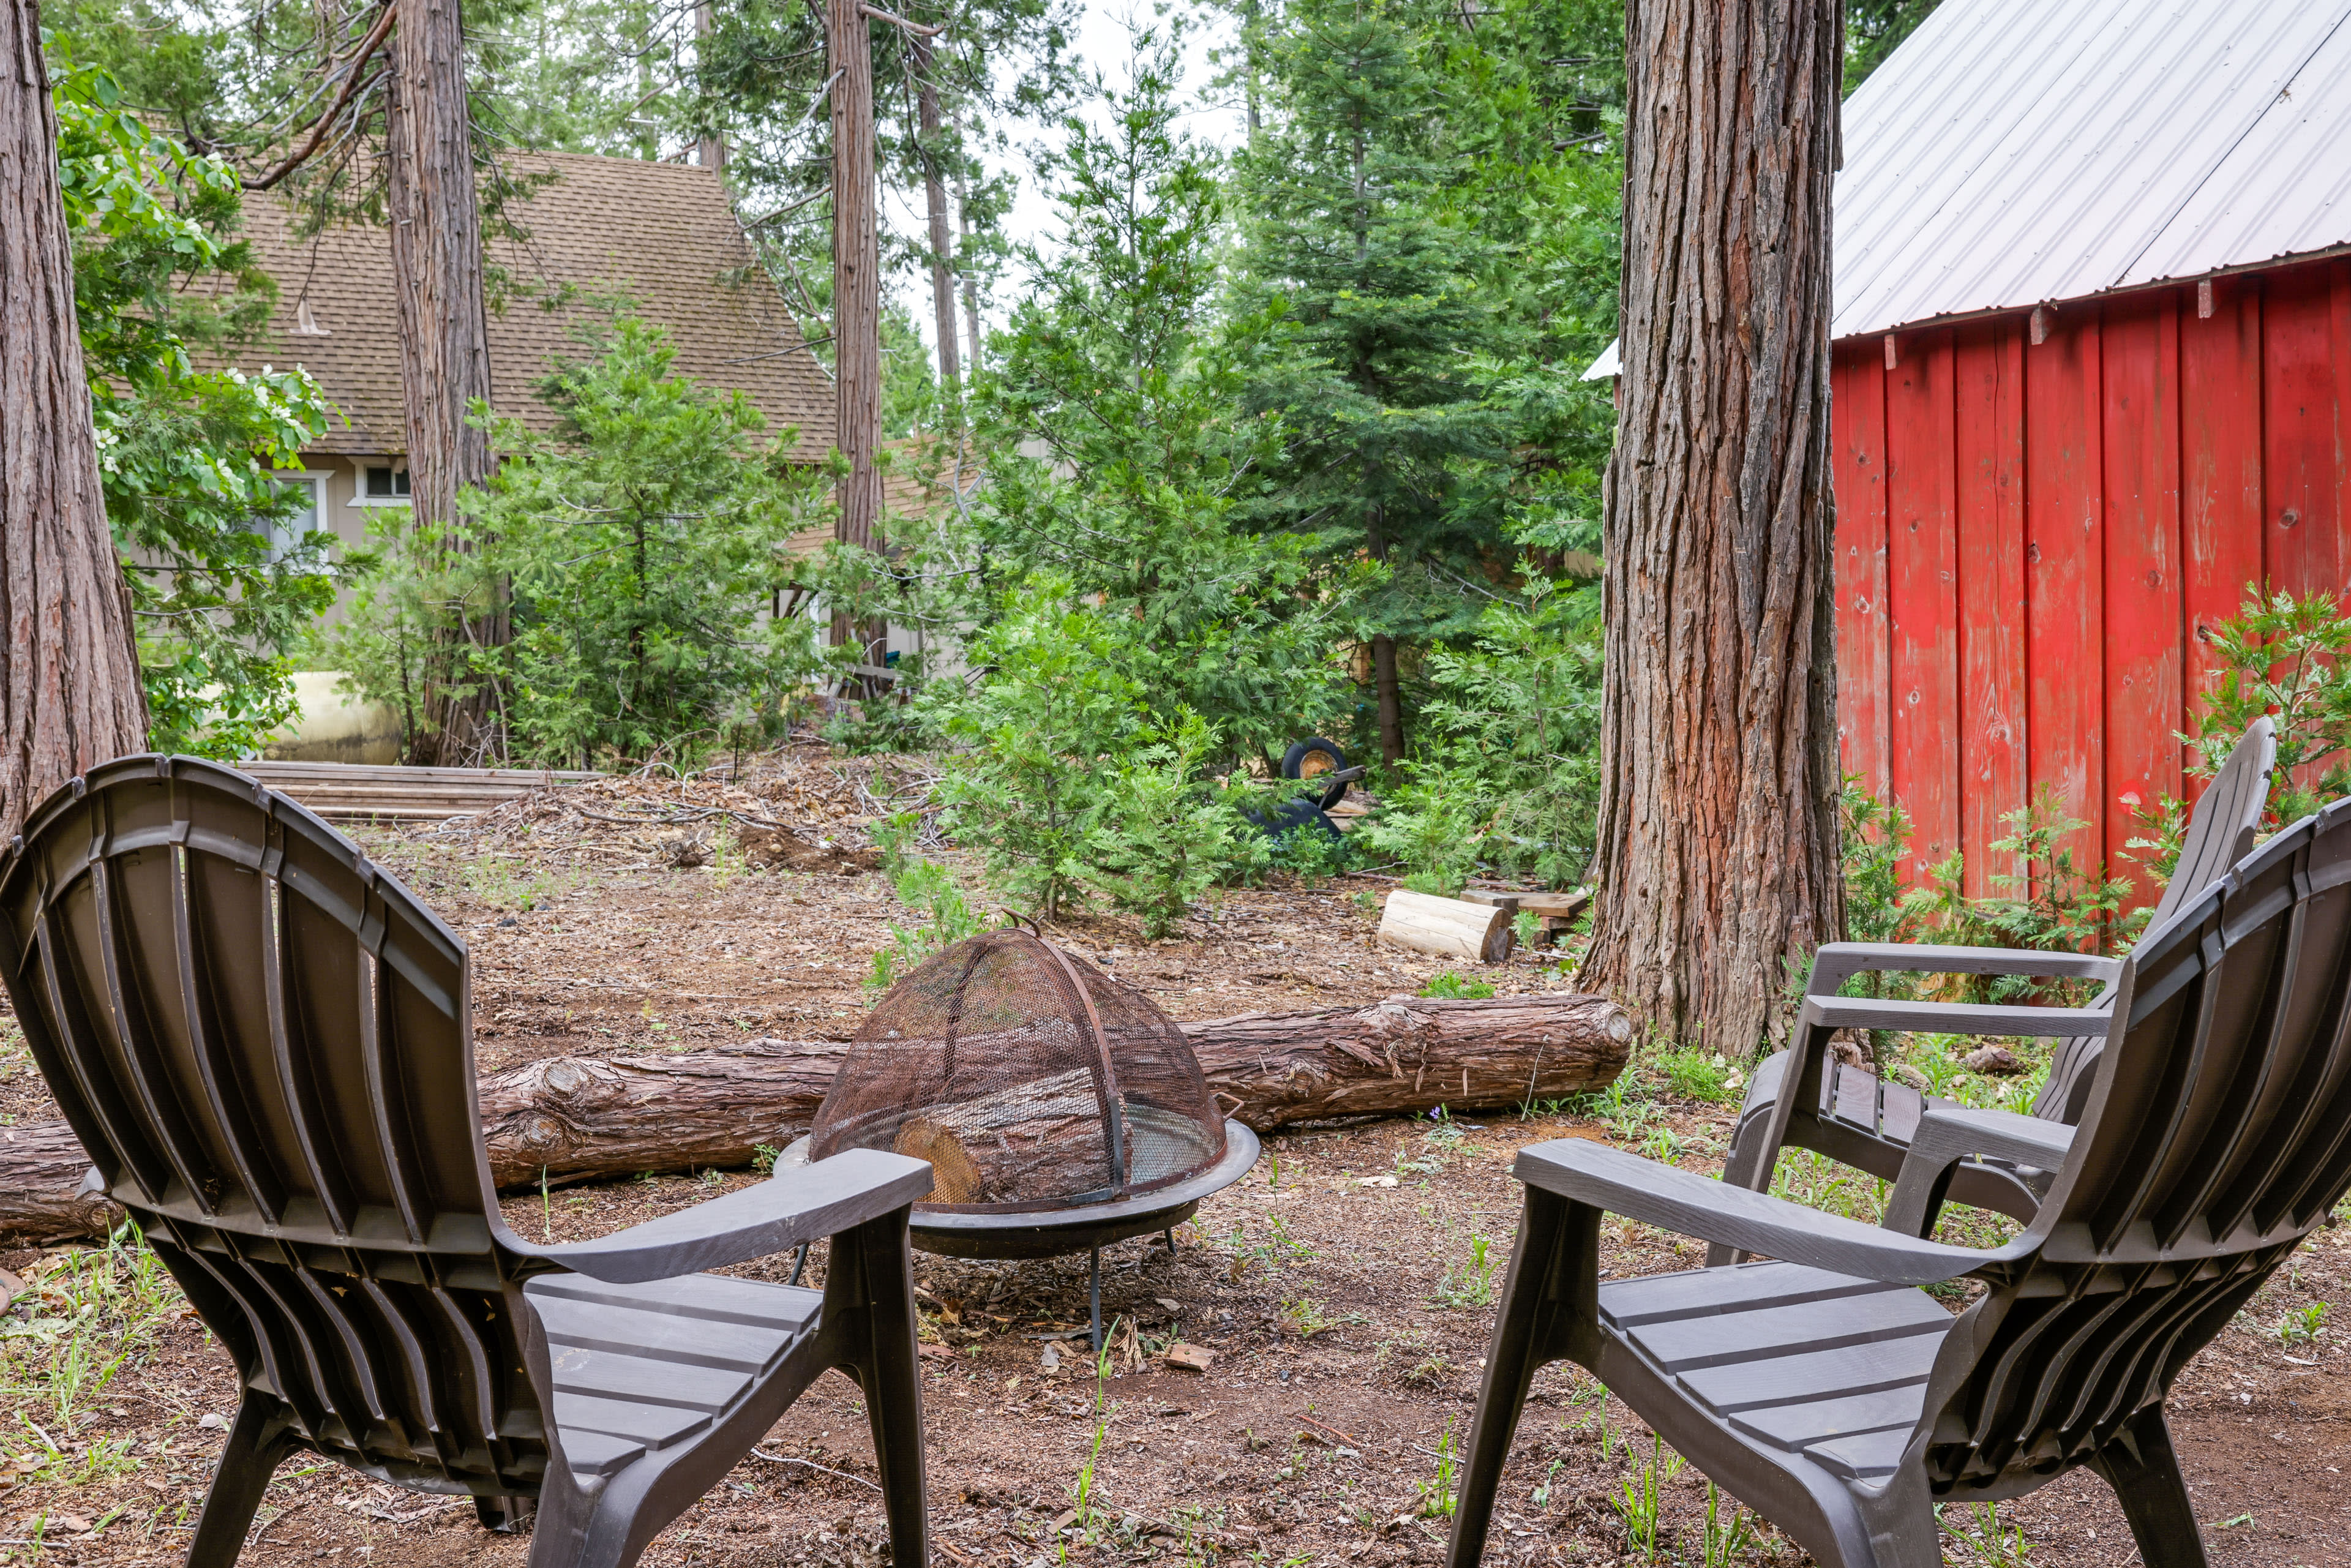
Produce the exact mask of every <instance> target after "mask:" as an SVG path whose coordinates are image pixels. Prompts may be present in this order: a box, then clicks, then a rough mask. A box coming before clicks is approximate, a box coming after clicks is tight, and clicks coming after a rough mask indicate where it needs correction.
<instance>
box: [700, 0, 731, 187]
mask: <svg viewBox="0 0 2351 1568" xmlns="http://www.w3.org/2000/svg"><path fill="white" fill-rule="evenodd" d="M715 28H716V22H715V21H714V20H713V19H712V17H711V14H710V5H709V3H708V0H704V3H703V4H702V5H696V6H695V8H694V49H695V55H694V63H695V68H696V69H700V68H702V66H703V64H704V62H705V59H706V58H707V54H706V51H707V50H708V48H709V47H710V35H711V33H712V31H713V30H714V29H715ZM694 161H695V162H696V163H698V164H700V165H701V166H702V167H703V168H705V169H724V168H725V167H726V137H725V136H724V135H723V134H721V133H720V132H718V131H707V132H705V134H704V135H703V136H702V138H701V139H700V140H699V141H696V142H695V147H694Z"/></svg>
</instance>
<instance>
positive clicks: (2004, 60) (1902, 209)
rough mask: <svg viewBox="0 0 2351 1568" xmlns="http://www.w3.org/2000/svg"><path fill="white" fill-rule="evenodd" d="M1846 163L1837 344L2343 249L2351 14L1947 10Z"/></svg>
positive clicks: (1896, 69)
mask: <svg viewBox="0 0 2351 1568" xmlns="http://www.w3.org/2000/svg"><path fill="white" fill-rule="evenodd" d="M1844 148H1845V164H1844V170H1843V171H1842V172H1840V173H1839V174H1838V175H1837V182H1836V217H1835V224H1836V234H1835V255H1836V279H1835V289H1834V295H1835V314H1834V318H1833V319H1832V321H1831V324H1830V329H1829V331H1830V336H1832V337H1834V338H1851V337H1861V336H1866V335H1869V334H1872V333H1877V332H1886V331H1890V330H1893V329H1896V328H1899V327H1907V326H1916V325H1918V324H1920V323H1922V322H1927V321H1932V320H1937V319H1945V318H1949V317H1955V316H1970V315H1980V314H1982V313H1984V312H1987V311H1992V310H2003V309H2017V308H2022V307H2025V306H2031V305H2039V304H2043V303H2048V302H2052V301H2056V300H2061V299H2078V298H2083V297H2085V296H2087V295H2094V294H2102V293H2105V292H2107V291H2109V290H2112V289H2116V288H2130V287H2142V286H2145V285H2147V284H2152V283H2160V282H2164V281H2167V280H2184V279H2188V278H2193V277H2206V276H2209V275H2210V274H2212V273H2215V272H2220V271H2222V270H2225V269H2228V268H2231V267H2247V266H2253V265H2258V264H2259V263H2262V262H2265V261H2272V260H2275V259H2277V258H2279V257H2282V256H2301V255H2308V254H2311V253H2313V252H2317V251H2325V250H2329V249H2333V248H2335V247H2338V246H2346V245H2351V0H2064V3H2061V4H2051V3H2050V0H1943V3H1942V4H1941V5H1938V6H1937V7H1936V9H1935V12H1934V14H1933V15H1932V16H1929V17H1928V19H1927V20H1926V22H1925V23H1923V24H1922V25H1921V26H1919V28H1918V30H1917V32H1916V33H1913V34H1912V35H1911V36H1910V37H1908V38H1907V39H1905V40H1904V41H1903V43H1902V45H1901V47H1898V48H1896V50H1895V51H1894V53H1893V54H1892V55H1891V56H1890V57H1887V59H1886V63H1885V64H1883V65H1881V66H1880V67H1878V68H1877V69H1876V71H1875V72H1873V73H1872V74H1871V76H1870V78H1869V79H1868V80H1867V81H1866V82H1864V83H1863V84H1862V86H1861V88H1860V89H1859V90H1858V91H1856V92H1855V94H1854V95H1853V97H1852V98H1851V99H1848V100H1846V103H1845V106H1844ZM1616 368H1617V365H1616V350H1615V348H1614V345H1611V346H1610V348H1609V350H1608V351H1607V352H1606V353H1604V354H1603V355H1602V356H1601V358H1600V360H1599V361H1597V362H1596V363H1594V364H1593V367H1592V369H1591V371H1588V372H1587V375H1589V376H1604V375H1613V374H1614V373H1615V372H1616Z"/></svg>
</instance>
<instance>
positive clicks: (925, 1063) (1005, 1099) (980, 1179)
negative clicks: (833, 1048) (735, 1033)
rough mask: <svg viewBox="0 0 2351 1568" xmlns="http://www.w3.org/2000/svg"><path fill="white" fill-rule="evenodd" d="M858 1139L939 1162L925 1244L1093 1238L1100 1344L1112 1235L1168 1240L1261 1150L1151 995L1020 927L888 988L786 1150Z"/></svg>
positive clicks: (917, 1223) (1019, 1254) (973, 1246)
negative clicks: (1223, 1104)
mask: <svg viewBox="0 0 2351 1568" xmlns="http://www.w3.org/2000/svg"><path fill="white" fill-rule="evenodd" d="M853 1148H864V1149H883V1150H887V1151H890V1152H892V1153H894V1154H902V1155H913V1156H914V1157H915V1158H917V1159H925V1160H928V1161H930V1162H931V1171H932V1179H933V1185H932V1187H931V1190H930V1192H929V1194H928V1195H927V1196H926V1197H924V1198H923V1199H922V1200H921V1201H920V1202H918V1203H916V1204H915V1206H914V1220H913V1231H914V1237H913V1239H914V1245H915V1246H917V1247H920V1248H922V1249H924V1250H925V1251H926V1252H936V1253H942V1254H945V1255H946V1256H949V1257H956V1258H1048V1257H1054V1256H1058V1255H1060V1254H1062V1253H1069V1252H1081V1251H1092V1254H1093V1269H1094V1292H1093V1294H1094V1330H1095V1332H1094V1339H1095V1343H1096V1344H1097V1345H1099V1344H1100V1343H1101V1339H1102V1333H1101V1326H1102V1311H1101V1274H1102V1247H1103V1246H1104V1245H1106V1244H1107V1243H1110V1242H1113V1241H1116V1240H1120V1239H1123V1238H1126V1237H1130V1236H1143V1235H1147V1234H1149V1233H1150V1232H1152V1231H1159V1232H1161V1233H1162V1234H1164V1235H1165V1236H1166V1237H1167V1244H1168V1247H1169V1248H1170V1249H1171V1250H1172V1249H1173V1248H1174V1247H1175V1235H1174V1228H1175V1224H1176V1222H1177V1221H1179V1220H1182V1219H1185V1218H1189V1217H1190V1215H1191V1214H1192V1213H1193V1211H1194V1210H1195V1209H1196V1208H1197V1207H1199V1204H1200V1200H1201V1199H1202V1198H1204V1197H1207V1196H1208V1195H1209V1194H1210V1193H1212V1192H1216V1191H1217V1190H1218V1189H1220V1188H1222V1187H1226V1186H1230V1185H1232V1184H1233V1183H1234V1182H1236V1181H1238V1180H1239V1179H1240V1178H1241V1176H1243V1175H1244V1174H1246V1173H1247V1172H1248V1170H1249V1167H1250V1166H1253V1165H1255V1164H1256V1163H1257V1155H1258V1141H1257V1135H1256V1134H1253V1133H1251V1132H1250V1131H1249V1129H1248V1128H1246V1127H1243V1126H1241V1125H1240V1124H1238V1123H1236V1122H1228V1121H1227V1120H1226V1119H1225V1118H1224V1117H1223V1116H1222V1115H1221V1114H1219V1113H1217V1103H1216V1098H1215V1096H1214V1095H1212V1094H1211V1093H1210V1092H1208V1085H1207V1080H1206V1079H1204V1078H1203V1077H1202V1076H1201V1074H1200V1064H1199V1062H1198V1061H1196V1059H1195V1058H1194V1057H1193V1055H1192V1048H1191V1046H1190V1044H1189V1043H1188V1042H1187V1041H1186V1040H1185V1039H1184V1035H1183V1032H1182V1031H1181V1030H1178V1029H1177V1028H1176V1027H1175V1023H1174V1022H1173V1021H1172V1020H1170V1019H1169V1018H1168V1017H1167V1015H1166V1014H1165V1013H1164V1012H1161V1011H1160V1010H1159V1009H1158V1008H1157V1007H1156V1006H1155V1005H1154V1003H1153V1002H1152V1000H1151V998H1148V997H1146V996H1144V994H1143V993H1142V992H1141V991H1138V990H1136V989H1135V988H1134V987H1132V986H1128V985H1124V984H1122V983H1121V982H1120V981H1118V980H1116V979H1114V978H1113V977H1111V976H1109V975H1106V974H1104V973H1103V972H1102V970H1100V969H1098V968H1096V967H1094V966H1093V965H1092V964H1089V963H1087V962H1085V961H1084V960H1083V959H1081V958H1075V957H1072V956H1070V955H1069V954H1067V953H1064V952H1063V951H1062V950H1061V948H1059V947H1057V946H1054V945H1053V944H1051V943H1050V942H1048V941H1046V940H1045V939H1044V938H1043V937H1042V936H1040V935H1037V934H1035V933H1033V932H1030V931H1025V930H1022V929H1020V928H1019V927H1018V926H1007V927H1005V928H1004V929H1002V930H998V931H990V932H987V934H985V935H983V936H974V937H972V938H970V939H969V940H967V941H964V942H958V943H956V945H955V946H952V947H949V948H947V949H946V951H945V952H943V953H940V954H938V955H937V956H935V957H933V958H932V959H930V960H929V961H928V962H927V963H925V964H924V965H923V966H922V967H920V968H918V969H916V970H915V971H914V973H913V974H911V975H908V976H907V977H905V978H904V979H903V980H901V981H899V982H898V983H897V984H896V985H895V986H893V987H892V988H890V992H889V994H888V995H887V996H885V997H883V998H882V1000H881V1001H880V1002H878V1003H877V1004H875V1006H874V1009H873V1011H872V1014H871V1015H870V1016H869V1017H868V1018H867V1019H866V1020H865V1026H864V1028H862V1029H861V1030H858V1033H857V1038H856V1039H855V1040H852V1041H851V1043H850V1049H849V1051H848V1053H847V1054H846V1055H845V1056H843V1057H842V1059H841V1071H840V1072H839V1074H838V1075H837V1076H836V1077H835V1078H834V1079H833V1082H832V1088H831V1091H830V1092H828V1093H827V1094H826V1095H825V1098H824V1103H823V1104H822V1105H820V1107H818V1109H817V1114H816V1122H815V1124H814V1126H812V1127H811V1128H810V1131H809V1134H808V1136H807V1137H805V1138H802V1139H800V1140H799V1141H798V1142H796V1143H795V1144H793V1145H792V1146H791V1147H790V1148H789V1149H788V1150H786V1151H785V1154H784V1155H783V1158H782V1159H780V1160H779V1161H778V1165H786V1164H793V1165H796V1164H800V1163H803V1162H806V1161H811V1160H821V1159H826V1158H829V1157H830V1156H831V1155H836V1154H839V1153H841V1152H842V1151H843V1150H845V1149H853ZM795 1272H797V1270H795Z"/></svg>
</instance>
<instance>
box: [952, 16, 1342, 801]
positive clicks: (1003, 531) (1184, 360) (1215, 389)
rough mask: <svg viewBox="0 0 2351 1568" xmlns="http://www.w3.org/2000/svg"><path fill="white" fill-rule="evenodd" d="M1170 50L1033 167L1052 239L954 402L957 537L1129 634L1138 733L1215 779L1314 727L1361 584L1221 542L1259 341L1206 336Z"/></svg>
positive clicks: (1203, 284) (1144, 49) (1144, 65)
mask: <svg viewBox="0 0 2351 1568" xmlns="http://www.w3.org/2000/svg"><path fill="white" fill-rule="evenodd" d="M1178 37H1179V35H1178V34H1176V33H1175V32H1174V31H1170V32H1167V33H1164V34H1163V33H1155V32H1152V31H1150V30H1148V29H1145V30H1143V31H1141V32H1139V33H1138V34H1137V36H1136V38H1135V46H1134V67H1133V71H1132V78H1133V81H1132V86H1131V87H1129V88H1128V89H1125V90H1123V91H1121V92H1115V93H1113V92H1108V91H1105V92H1104V93H1103V95H1102V108H1103V110H1105V111H1106V112H1105V113H1104V114H1103V115H1102V119H1103V120H1105V121H1106V122H1107V125H1106V128H1105V129H1102V130H1097V129H1095V128H1094V126H1093V125H1092V123H1090V122H1089V120H1086V119H1084V118H1081V117H1078V116H1072V117H1071V119H1070V120H1067V121H1065V122H1064V127H1063V129H1064V132H1065V134H1066V137H1067V141H1066V145H1065V146H1064V148H1063V150H1062V151H1061V152H1059V153H1057V154H1055V155H1054V156H1052V157H1051V158H1050V159H1049V160H1048V161H1047V162H1046V163H1045V164H1044V169H1045V172H1047V174H1048V175H1049V177H1050V178H1052V179H1053V180H1055V181H1056V183H1057V187H1058V188H1057V192H1056V201H1057V202H1058V204H1059V205H1060V208H1061V220H1062V226H1063V234H1062V236H1061V245H1060V246H1058V248H1056V249H1055V250H1053V251H1052V252H1050V253H1041V252H1040V251H1038V250H1035V249H1033V248H1032V249H1031V250H1029V252H1028V253H1027V259H1028V263H1029V268H1030V270H1031V272H1032V274H1033V279H1034V281H1033V284H1032V286H1031V287H1030V289H1029V294H1028V297H1027V298H1026V299H1025V300H1024V302H1023V303H1022V304H1021V305H1019V307H1018V308H1016V309H1015V310H1014V312H1013V314H1012V317H1011V319H1010V321H1009V323H1008V325H1007V327H1006V329H1005V330H1004V331H1003V332H1002V333H1000V334H998V338H997V342H996V352H997V358H998V363H997V365H996V367H995V368H994V369H993V371H991V372H990V373H989V374H987V376H985V377H983V378H981V380H980V381H979V382H977V384H976V385H975V388H974V391H973V431H974V438H975V440H976V441H977V444H978V445H979V448H980V450H981V452H982V454H983V455H984V457H985V461H986V464H987V474H988V486H987V490H986V491H985V492H984V493H983V495H982V497H980V502H979V505H978V507H977V533H978V539H979V545H980V547H981V549H983V550H984V551H985V554H986V557H987V559H988V560H989V561H990V562H991V563H992V564H995V563H1001V570H1004V571H1005V572H1006V573H1007V574H1008V575H1015V574H1021V573H1026V572H1030V571H1040V570H1050V571H1051V572H1054V573H1058V574H1060V575H1061V576H1063V577H1065V578H1066V579H1067V580H1068V581H1069V582H1070V583H1071V587H1072V589H1073V591H1076V592H1078V593H1080V594H1083V595H1088V596H1092V597H1093V598H1094V599H1095V600H1096V601H1097V602H1099V603H1100V604H1101V605H1102V607H1103V609H1104V612H1106V613H1109V614H1113V615H1115V616H1117V617H1119V618H1120V619H1121V620H1122V621H1123V622H1129V623H1131V624H1132V626H1133V628H1134V637H1133V639H1132V643H1131V645H1130V646H1129V647H1128V648H1127V650H1126V651H1125V653H1124V654H1123V656H1124V657H1125V658H1126V659H1127V660H1128V661H1129V663H1128V664H1127V674H1129V675H1130V676H1131V677H1132V678H1133V679H1134V682H1135V683H1136V684H1137V685H1138V686H1139V688H1140V689H1141V691H1142V692H1143V693H1144V698H1143V700H1144V702H1145V703H1147V705H1148V706H1149V707H1150V709H1151V711H1152V713H1153V714H1154V716H1155V723H1156V724H1157V726H1158V727H1161V728H1162V729H1165V730H1167V731H1169V732H1170V733H1172V732H1173V731H1174V730H1175V729H1176V728H1178V727H1180V726H1181V720H1180V718H1179V715H1182V714H1186V713H1188V714H1193V715H1196V716H1198V717H1199V718H1200V720H1201V721H1202V722H1203V723H1204V724H1205V726H1206V727H1207V731H1209V732H1213V733H1214V734H1215V735H1216V736H1217V737H1218V738H1219V740H1220V741H1221V743H1222V747H1223V750H1224V755H1225V756H1226V757H1228V758H1230V757H1235V756H1249V755H1256V756H1263V755H1265V754H1267V753H1268V752H1269V751H1270V752H1273V753H1275V754H1277V755H1278V754H1279V750H1280V747H1281V746H1282V745H1283V744H1285V743H1286V742H1287V741H1289V740H1290V738H1292V737H1295V736H1296V735H1297V734H1298V733H1300V732H1301V730H1304V729H1311V728H1312V727H1315V726H1317V725H1319V724H1321V723H1322V722H1323V721H1324V720H1325V719H1326V718H1327V717H1328V716H1331V715H1332V713H1333V712H1334V711H1335V707H1336V700H1337V697H1338V695H1339V686H1338V684H1337V679H1336V677H1337V671H1336V669H1335V668H1334V666H1333V664H1332V658H1331V652H1330V650H1331V644H1332V642H1333V640H1334V637H1335V634H1336V633H1337V632H1339V631H1340V630H1342V628H1343V622H1340V621H1339V620H1338V615H1339V614H1340V612H1342V611H1343V607H1344V605H1345V603H1346V601H1347V599H1348V597H1349V595H1350V594H1352V593H1353V592H1354V591H1356V590H1357V589H1358V587H1359V586H1360V580H1361V578H1362V576H1363V574H1362V573H1361V572H1360V571H1355V570H1347V569H1345V568H1343V567H1342V568H1328V569H1326V568H1320V567H1318V565H1317V563H1316V562H1315V561H1314V560H1313V559H1311V553H1310V551H1309V549H1308V548H1307V541H1306V540H1305V539H1304V538H1301V537H1298V536H1295V535H1282V534H1257V533H1252V532H1250V531H1249V530H1248V529H1247V528H1244V527H1242V526H1241V521H1242V520H1241V517H1240V516H1239V513H1238V497H1239V496H1240V495H1241V494H1243V493H1244V492H1246V491H1249V490H1251V489H1254V488H1255V487H1257V486H1259V484H1260V483H1261V481H1260V479H1259V473H1260V471H1261V469H1262V467H1263V465H1265V464H1266V463H1267V462H1268V461H1269V460H1270V458H1271V457H1272V456H1273V455H1275V453H1276V452H1277V450H1278V448H1277V445H1276V442H1277V441H1278V438H1279V430H1278V428H1277V426H1276V423H1275V422H1274V421H1273V420H1272V419H1271V418H1270V417H1268V416H1265V415H1263V414H1251V413H1248V412H1247V411H1246V410H1245V409H1244V407H1243V399H1242V393H1243V391H1244V382H1243V380H1242V373H1241V364H1240V360H1241V356H1242V355H1243V354H1245V353H1246V352H1248V351H1249V350H1250V348H1251V346H1252V335H1253V334H1254V333H1255V332H1257V331H1258V330H1259V327H1260V326H1261V322H1259V320H1257V319H1242V320H1239V321H1233V320H1229V319H1228V320H1223V321H1220V320H1219V319H1218V310H1219V306H1220V304H1221V302H1222V295H1223V290H1224V283H1225V280H1224V277H1223V275H1222V273H1221V270H1220V268H1219V267H1218V265H1217V263H1218V259H1219V256H1220V253H1221V248H1222V246H1221V241H1222V227H1221V216H1222V196H1221V193H1220V189H1219V184H1218V180H1217V166H1216V160H1215V158H1214V156H1213V155H1212V154H1211V153H1210V152H1208V151H1207V150H1206V149H1203V148H1201V147H1200V146H1198V145H1197V144H1196V143H1195V142H1193V141H1190V140H1189V139H1188V138H1186V137H1185V136H1184V135H1183V134H1182V133H1181V132H1180V131H1178V130H1177V129H1176V124H1175V121H1176V118H1177V116H1178V114H1179V112H1180V109H1179V105H1178V103H1177V100H1176V98H1175V69H1176V53H1175V51H1176V48H1177V43H1178Z"/></svg>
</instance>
